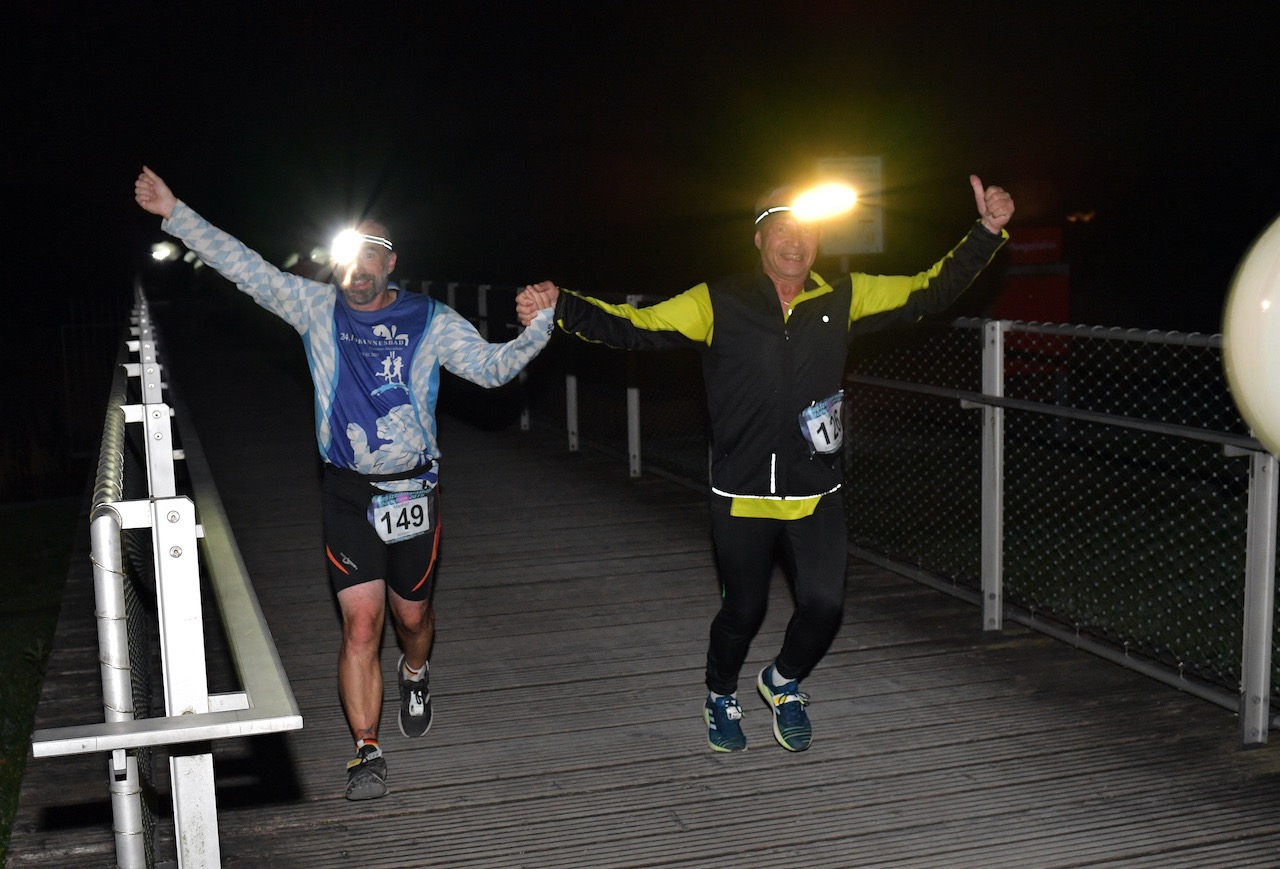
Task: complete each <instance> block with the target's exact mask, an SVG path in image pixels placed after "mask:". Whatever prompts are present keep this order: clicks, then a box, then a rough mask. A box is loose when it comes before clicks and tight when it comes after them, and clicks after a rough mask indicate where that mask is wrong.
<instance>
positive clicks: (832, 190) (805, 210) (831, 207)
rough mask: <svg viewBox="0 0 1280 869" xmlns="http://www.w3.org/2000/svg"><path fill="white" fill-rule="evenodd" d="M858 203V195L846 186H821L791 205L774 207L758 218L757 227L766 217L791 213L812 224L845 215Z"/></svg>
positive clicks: (810, 190)
mask: <svg viewBox="0 0 1280 869" xmlns="http://www.w3.org/2000/svg"><path fill="white" fill-rule="evenodd" d="M857 201H858V194H857V193H856V192H855V191H854V189H853V188H852V187H848V186H846V185H844V184H834V183H832V184H821V185H819V186H817V187H814V188H812V189H809V190H806V191H804V192H803V193H801V194H800V195H798V196H797V197H796V198H795V199H794V200H793V201H792V203H791V204H790V205H774V206H771V207H769V208H766V209H765V210H764V211H762V212H760V214H759V215H757V216H756V225H757V226H759V225H760V221H762V220H764V219H765V218H766V217H772V216H773V215H775V214H781V213H785V212H791V213H792V214H794V215H795V218H796V219H797V220H803V221H805V222H812V221H816V220H827V219H829V218H832V217H835V216H836V215H839V214H843V213H844V212H846V211H848V210H849V209H850V208H853V206H854V204H855V203H856V202H857Z"/></svg>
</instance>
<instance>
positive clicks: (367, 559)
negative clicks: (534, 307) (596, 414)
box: [134, 166, 552, 800]
mask: <svg viewBox="0 0 1280 869" xmlns="http://www.w3.org/2000/svg"><path fill="white" fill-rule="evenodd" d="M134 198H135V199H136V201H137V202H138V204H139V205H140V206H141V207H142V208H143V209H144V210H146V211H148V212H150V213H151V214H155V215H158V216H160V217H162V218H163V221H162V223H161V228H162V229H163V230H164V231H165V232H167V233H169V234H170V235H172V236H173V237H174V238H176V239H178V240H179V241H181V242H182V243H183V244H184V245H186V246H187V248H189V249H190V250H191V251H192V252H193V253H195V254H196V256H197V257H199V258H200V260H201V261H202V262H203V263H205V264H206V265H208V266H209V267H211V268H213V269H214V270H215V271H217V272H218V273H219V274H221V275H222V276H223V277H225V278H227V279H228V280H230V281H232V282H233V283H234V284H235V285H236V286H237V287H238V288H239V289H240V290H241V291H242V292H244V293H246V294H247V295H249V296H250V297H252V298H253V300H254V301H255V302H257V303H258V304H259V305H261V306H262V307H264V308H266V309H267V310H269V311H271V312H272V313H274V314H275V315H276V316H278V317H280V318H281V319H283V320H284V321H285V322H287V323H289V325H291V326H293V328H294V329H296V330H297V331H298V333H299V334H300V335H301V336H302V341H303V346H304V349H305V351H306V356H307V363H308V365H309V367H310V369H311V379H312V382H313V384H314V386H315V425H316V442H317V446H318V447H319V450H320V456H321V458H322V459H323V460H324V477H323V482H322V507H323V517H324V542H325V556H326V560H327V564H328V571H329V578H330V581H331V584H332V585H333V589H334V592H335V594H336V595H337V599H338V608H339V610H340V611H341V614H342V645H341V647H340V650H339V653H338V694H339V696H340V698H341V700H342V706H343V711H344V712H345V714H346V718H347V723H348V725H350V727H351V732H352V735H353V736H354V738H355V741H356V756H355V758H354V759H353V760H352V761H350V762H349V763H348V764H347V786H346V797H347V799H351V800H365V799H373V798H376V797H381V796H383V795H384V794H386V793H387V786H386V774H387V773H386V760H385V758H384V757H383V756H382V751H381V748H380V747H379V744H378V724H379V720H380V718H381V714H382V669H381V665H380V659H379V651H380V645H381V640H382V628H383V623H384V620H385V618H386V611H387V609H388V602H389V604H390V610H391V617H392V624H393V625H394V626H395V630H396V637H397V639H398V640H399V643H400V647H401V651H402V652H403V654H402V655H401V656H400V664H399V668H398V680H399V683H400V715H399V724H400V731H401V733H403V734H404V735H405V736H408V737H415V736H421V735H422V734H424V733H426V732H427V730H428V729H429V728H430V727H431V719H432V708H431V693H430V690H429V687H428V680H427V676H428V672H429V666H428V663H427V659H428V654H429V652H430V650H431V642H432V639H433V638H434V635H435V614H434V611H433V609H432V607H431V591H432V587H433V583H432V579H433V574H434V571H435V563H436V553H437V551H438V546H439V541H440V495H439V487H438V485H437V482H438V479H439V477H438V475H439V458H440V450H439V447H438V441H437V431H436V419H435V407H436V399H437V397H438V393H439V387H440V369H441V368H442V367H443V368H444V369H446V370H448V371H450V372H452V373H453V374H456V375H458V376H459V377H463V378H465V379H467V380H470V381H472V382H473V383H476V384H479V385H480V386H485V387H497V386H501V385H502V384H504V383H507V382H508V381H510V380H511V379H513V378H514V377H515V376H516V375H517V374H518V373H519V372H520V371H521V369H523V368H524V366H525V365H527V364H528V363H529V361H530V360H532V359H533V358H534V357H535V356H536V355H537V354H538V353H539V352H540V351H541V350H542V348H543V347H545V346H546V344H547V341H548V340H549V339H550V337H551V331H552V321H551V311H550V309H549V308H548V310H545V311H542V312H539V314H538V316H537V318H536V319H535V320H534V321H533V322H532V323H530V324H528V326H529V328H527V329H525V331H524V332H522V333H521V334H520V335H519V336H518V337H516V338H515V339H514V340H512V341H509V342H506V343H502V344H494V343H489V342H488V341H486V340H485V339H484V338H483V337H482V336H481V335H480V333H479V332H477V331H476V329H475V327H474V326H472V325H471V323H470V322H468V321H467V320H466V319H465V318H464V317H462V316H461V315H459V314H458V313H457V312H456V311H454V310H453V309H451V308H450V307H449V306H447V305H445V304H443V303H441V302H439V301H438V300H435V299H432V298H430V297H428V296H424V295H421V294H417V293H410V292H406V291H404V290H401V289H400V288H399V287H398V286H397V285H396V284H394V283H393V282H391V280H390V275H391V272H392V270H393V269H394V268H395V264H396V254H395V249H394V245H393V243H392V241H391V238H390V235H389V234H388V232H387V229H386V227H385V226H383V225H382V224H380V223H376V222H374V221H365V222H363V223H361V224H360V225H359V226H358V227H356V230H355V232H356V234H357V238H356V242H357V244H358V250H357V252H356V253H355V255H354V258H353V259H352V260H351V261H350V262H349V263H345V264H337V263H335V266H336V269H335V273H334V280H335V281H336V283H321V282H319V281H314V280H310V279H307V278H304V277H301V276H299V275H294V274H290V273H288V272H284V271H281V270H280V269H278V268H276V267H275V266H273V265H271V264H270V263H268V262H267V261H266V260H264V259H263V258H262V257H261V256H259V255H258V254H257V253H255V252H254V251H252V250H250V249H249V248H248V247H246V246H245V245H244V244H242V243H241V242H240V241H238V240H236V239H235V238H233V237H232V236H230V235H228V234H227V233H225V232H223V231H222V230H220V229H218V228H217V227H215V226H212V225H211V224H210V223H209V222H208V221H206V220H205V219H204V218H202V217H201V216H200V215H199V214H197V213H196V212H195V211H193V210H192V209H191V208H190V207H189V206H187V205H186V204H185V203H183V202H182V201H180V200H179V199H177V198H176V197H175V196H174V195H173V192H172V191H171V190H170V189H169V187H168V185H166V184H165V183H164V181H163V180H161V178H160V177H159V176H158V175H156V174H155V173H154V172H152V171H151V170H150V169H148V168H147V167H145V166H144V167H143V169H142V173H141V174H140V175H139V176H138V178H137V181H136V182H135V184H134Z"/></svg>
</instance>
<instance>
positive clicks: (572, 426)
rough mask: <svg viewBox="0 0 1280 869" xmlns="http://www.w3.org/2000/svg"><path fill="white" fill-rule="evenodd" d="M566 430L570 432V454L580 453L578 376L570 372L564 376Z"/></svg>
mask: <svg viewBox="0 0 1280 869" xmlns="http://www.w3.org/2000/svg"><path fill="white" fill-rule="evenodd" d="M564 415H565V428H566V429H568V432H569V452H571V453H576V452H577V451H578V375H576V374H574V373H572V372H570V373H568V374H566V375H565V376H564Z"/></svg>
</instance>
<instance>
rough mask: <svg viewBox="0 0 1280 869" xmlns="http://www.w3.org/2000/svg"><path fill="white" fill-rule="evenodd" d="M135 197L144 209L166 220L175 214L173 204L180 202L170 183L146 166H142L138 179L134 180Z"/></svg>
mask: <svg viewBox="0 0 1280 869" xmlns="http://www.w3.org/2000/svg"><path fill="white" fill-rule="evenodd" d="M133 198H134V200H135V201H136V202H137V203H138V204H139V205H141V206H142V208H143V210H144V211H149V212H151V213H152V214H155V215H159V216H160V217H163V218H164V219H165V220H168V219H169V217H170V215H172V214H173V206H175V205H177V204H178V198H177V197H176V196H174V195H173V191H172V190H170V189H169V185H168V184H165V183H164V179H163V178H161V177H160V176H159V175H157V174H156V173H154V172H152V171H151V170H150V169H148V168H147V167H146V166H143V167H142V172H141V173H139V175H138V180H136V181H134V182H133Z"/></svg>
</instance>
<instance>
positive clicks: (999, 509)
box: [427, 284, 1280, 746]
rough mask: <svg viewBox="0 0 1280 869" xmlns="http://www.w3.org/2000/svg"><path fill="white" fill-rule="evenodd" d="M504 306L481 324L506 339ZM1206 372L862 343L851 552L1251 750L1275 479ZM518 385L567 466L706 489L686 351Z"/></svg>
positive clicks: (1050, 343) (607, 356)
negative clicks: (600, 453)
mask: <svg viewBox="0 0 1280 869" xmlns="http://www.w3.org/2000/svg"><path fill="white" fill-rule="evenodd" d="M427 289H428V291H430V285H428V287H427ZM473 292H475V288H474V287H468V286H465V285H459V284H453V285H450V287H449V297H448V300H449V301H450V302H451V304H456V305H458V306H460V308H461V309H463V310H468V311H469V316H473V317H479V316H481V315H480V313H479V311H478V309H477V308H476V306H475V305H473V304H471V303H470V298H471V295H470V294H471V293H473ZM485 292H486V293H489V294H492V293H494V290H493V289H492V288H487V289H486V290H485ZM510 292H511V293H512V294H513V293H514V289H512V290H510ZM442 297H443V296H442ZM608 300H609V301H618V302H621V301H627V302H630V303H632V304H645V303H650V302H653V301H657V299H656V298H649V297H638V296H628V297H625V298H624V297H622V296H617V297H609V299H608ZM509 301H510V299H509V298H508V297H507V296H506V295H505V294H504V295H503V296H502V298H501V301H500V302H498V303H497V304H495V303H494V300H493V298H489V299H488V300H487V306H486V308H485V312H486V314H485V316H487V312H488V311H494V312H495V313H496V315H497V316H498V317H506V318H507V319H509V314H508V313H507V308H506V305H507V304H508V303H509ZM1221 356H1222V337H1221V336H1220V335H1200V334H1184V333H1176V332H1155V331H1138V330H1120V329H1103V328H1096V327H1083V326H1072V325H1055V324H1035V323H1020V322H1010V321H995V320H978V319H962V320H957V321H955V322H953V323H951V324H947V325H931V324H925V325H924V326H921V327H916V328H913V329H908V330H902V331H897V332H894V333H891V334H886V335H877V336H871V337H869V338H866V339H859V340H858V341H856V342H855V344H854V345H853V350H852V353H851V359H850V365H849V369H848V375H847V382H846V395H847V399H846V402H845V415H846V420H845V453H846V459H847V463H846V466H847V471H846V480H845V487H844V496H845V499H846V503H847V505H848V511H847V513H848V516H849V539H850V548H851V551H852V552H854V553H855V554H856V555H858V556H859V557H861V558H864V559H867V560H869V561H872V562H874V563H877V564H879V565H881V566H883V567H886V568H888V569H891V570H895V571H897V572H900V573H903V574H905V575H908V576H911V577H913V578H916V579H918V580H920V581H922V582H925V583H928V584H930V585H933V586H935V587H938V588H941V589H944V590H946V591H948V592H949V593H952V594H954V595H956V596H957V597H960V598H962V599H965V600H969V601H971V602H973V603H974V604H976V605H977V606H979V607H980V609H981V618H982V623H983V627H984V629H986V630H993V631H994V630H1000V629H1001V627H1002V626H1003V622H1004V620H1006V619H1008V620H1011V621H1016V622H1019V623H1022V624H1027V625H1030V626H1032V627H1034V628H1035V629H1037V630H1040V631H1043V632H1045V633H1047V634H1050V635H1052V636H1055V637H1058V638H1060V639H1062V640H1064V641H1066V642H1069V643H1071V644H1072V645H1074V646H1077V647H1079V648H1082V649H1086V650H1088V651H1090V652H1093V653H1094V654H1097V655H1100V656H1102V657H1105V658H1107V659H1109V660H1112V661H1115V662H1117V663H1119V664H1122V665H1123V666H1126V667H1129V668H1131V669H1134V670H1137V671H1140V672H1143V673H1145V674H1147V675H1149V676H1151V677H1153V678H1156V679H1159V680H1161V681H1164V682H1166V683H1168V684H1170V685H1173V686H1175V687H1177V688H1179V689H1180V690H1184V691H1188V692H1190V693H1193V694H1195V695H1197V696H1200V697H1202V698H1203V699H1206V700H1208V701H1210V702H1213V703H1216V704H1218V705H1221V706H1223V707H1224V708H1227V709H1231V710H1233V711H1236V712H1238V713H1239V722H1240V739H1241V743H1242V744H1243V745H1246V746H1248V745H1256V744H1261V743H1264V742H1266V741H1267V739H1268V732H1269V730H1270V729H1271V728H1272V727H1276V726H1280V717H1277V710H1276V709H1275V704H1274V703H1273V701H1272V695H1271V684H1272V683H1273V682H1274V681H1275V680H1276V678H1277V677H1280V659H1278V658H1277V656H1276V651H1275V650H1276V646H1277V642H1276V639H1277V638H1276V636H1275V634H1276V625H1275V619H1274V609H1275V601H1274V589H1275V583H1276V562H1275V551H1276V524H1277V519H1276V512H1277V508H1276V501H1277V494H1276V493H1277V473H1278V471H1277V462H1276V458H1275V457H1274V456H1272V455H1270V454H1268V453H1267V452H1266V451H1265V450H1264V449H1263V447H1262V446H1261V444H1259V443H1258V441H1257V440H1255V439H1254V438H1253V437H1251V436H1250V434H1249V431H1248V428H1247V426H1246V424H1245V423H1244V421H1243V420H1242V419H1241V417H1240V415H1239V413H1238V411H1237V409H1236V407H1235V405H1234V403H1233V401H1232V399H1231V395H1230V392H1229V390H1228V388H1227V384H1226V381H1225V378H1224V375H1223V369H1222V358H1221ZM529 370H530V372H531V376H530V380H529V382H528V393H527V397H528V400H529V401H530V406H531V408H532V409H531V413H532V415H533V418H534V421H535V422H536V423H537V424H541V425H545V426H553V427H556V428H560V427H562V426H563V428H564V430H565V431H566V435H567V438H568V447H569V449H570V450H576V449H578V448H579V445H580V444H581V443H588V444H591V445H593V446H595V447H599V448H601V449H604V450H606V451H608V452H612V453H614V454H616V455H618V456H619V457H620V458H621V459H625V461H626V467H627V471H628V473H629V474H630V475H631V476H638V475H639V474H640V473H641V471H642V468H643V470H645V471H657V472H659V473H663V474H665V475H667V476H672V477H674V478H677V479H681V480H684V481H686V482H688V483H690V484H691V485H693V486H695V487H697V488H699V489H702V490H706V488H707V478H708V464H709V461H708V457H709V445H708V432H709V425H708V422H707V418H706V409H705V408H706V405H705V397H704V393H703V387H702V382H701V372H700V367H699V363H698V360H697V358H696V356H695V355H694V354H692V353H679V352H657V353H623V352H619V351H616V350H611V349H608V348H603V347H597V346H593V345H590V344H586V343H584V342H579V341H571V340H564V339H563V338H561V339H558V340H557V341H553V342H552V344H551V346H550V347H548V349H547V351H545V352H544V353H543V355H542V356H541V357H539V359H537V360H535V361H534V363H533V364H532V365H531V366H530V369H529ZM560 381H562V382H563V386H562V387H559V388H550V387H549V386H548V383H549V382H560ZM642 458H643V461H642Z"/></svg>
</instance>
